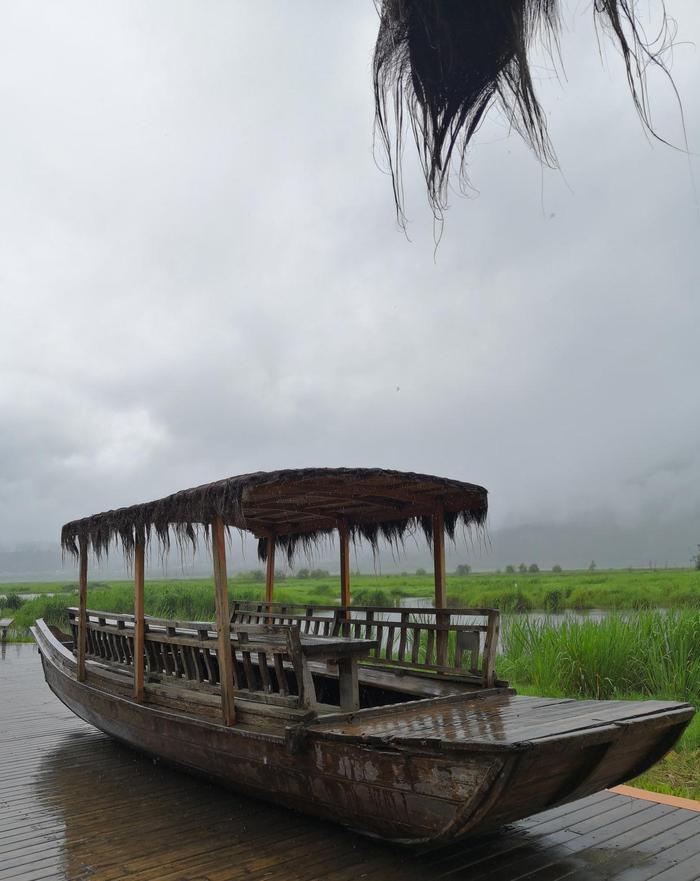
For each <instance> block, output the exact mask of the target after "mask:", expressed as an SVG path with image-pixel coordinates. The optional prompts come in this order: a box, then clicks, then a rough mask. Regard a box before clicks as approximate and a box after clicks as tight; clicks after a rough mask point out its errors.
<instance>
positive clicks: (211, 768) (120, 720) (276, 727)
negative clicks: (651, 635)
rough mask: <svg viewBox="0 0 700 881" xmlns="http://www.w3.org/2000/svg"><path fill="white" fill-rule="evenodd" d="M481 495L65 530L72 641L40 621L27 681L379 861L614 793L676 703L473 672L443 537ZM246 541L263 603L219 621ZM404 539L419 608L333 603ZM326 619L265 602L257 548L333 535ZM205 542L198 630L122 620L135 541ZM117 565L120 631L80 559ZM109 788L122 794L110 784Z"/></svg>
mask: <svg viewBox="0 0 700 881" xmlns="http://www.w3.org/2000/svg"><path fill="white" fill-rule="evenodd" d="M485 514H486V491H485V490H484V489H483V488H481V487H478V486H474V485H472V484H465V483H461V482H458V481H452V480H446V479H443V478H436V477H431V476H427V475H418V474H407V473H400V472H393V471H382V470H376V469H305V470H302V471H283V472H272V473H257V474H253V475H244V476H243V477H239V478H230V479H229V480H224V481H220V482H218V483H215V484H209V485H207V486H204V487H197V488H195V489H192V490H186V491H183V492H181V493H176V494H175V495H173V496H169V497H167V498H166V499H162V500H159V501H157V502H152V503H148V504H143V505H135V506H133V507H131V508H122V509H119V510H117V511H109V512H106V513H104V514H98V515H95V516H93V517H89V518H85V519H84V520H78V521H74V522H73V523H69V524H67V525H66V526H65V527H64V529H63V534H62V542H63V547H64V548H65V549H66V550H69V551H71V552H75V553H76V554H77V555H78V556H79V559H80V606H79V608H77V609H72V610H71V611H70V620H71V628H72V634H71V635H70V636H67V637H66V638H63V639H61V638H59V636H57V635H56V634H55V633H53V632H52V631H51V629H50V628H49V627H48V626H47V625H46V624H45V623H44V622H43V621H41V620H39V621H37V624H36V627H35V628H34V631H33V632H34V636H35V639H36V641H37V643H38V645H39V648H40V651H41V657H42V663H43V667H44V674H45V677H46V681H47V682H48V684H49V686H50V688H51V689H52V690H53V691H54V693H55V694H56V695H57V696H58V697H59V698H60V700H62V701H63V702H64V703H65V704H66V705H67V706H68V707H69V708H70V709H71V710H72V711H73V712H75V713H76V714H77V715H78V716H80V717H81V718H83V719H85V720H86V721H88V722H90V723H92V724H93V725H95V726H96V727H97V728H99V729H101V730H103V731H105V732H106V733H107V734H109V735H111V736H113V737H115V738H118V739H119V740H121V741H123V742H124V743H127V744H129V745H131V746H133V747H135V748H136V749H139V750H141V751H144V752H146V753H149V754H151V755H153V756H157V757H159V758H160V759H162V760H164V761H167V762H169V763H171V764H173V765H176V766H179V767H181V768H184V769H187V770H188V771H191V772H194V773H197V774H202V775H205V776H207V777H208V778H211V779H213V780H216V781H218V782H220V783H222V784H224V785H226V786H230V787H234V788H236V789H237V790H240V791H242V792H245V793H249V794H251V795H254V796H256V797H260V798H265V799H268V800H271V801H274V802H276V803H279V804H282V805H286V806H288V807H290V808H293V809H296V810H299V811H303V812H306V813H310V814H315V815H318V816H321V817H324V818H326V819H333V820H336V821H338V822H340V823H342V824H344V825H345V826H348V827H349V828H351V829H354V830H356V831H358V832H362V833H364V834H366V835H370V836H374V837H378V838H381V839H384V840H387V841H390V842H395V843H400V844H408V845H420V846H422V847H432V846H436V845H440V844H442V843H445V842H448V841H450V840H453V839H456V838H459V837H462V836H466V835H473V834H478V833H480V832H483V831H486V830H488V829H493V828H494V827H497V826H498V825H500V824H503V823H507V822H509V821H512V820H515V819H518V818H521V817H524V816H526V815H528V814H531V813H534V812H537V811H540V810H543V809H545V808H549V807H552V806H554V805H558V804H561V803H564V802H566V801H570V800H573V799H576V798H579V797H581V796H584V795H588V794H590V793H593V792H596V791H598V790H600V789H604V788H606V787H609V786H612V785H615V784H618V783H622V782H623V781H625V780H628V779H630V778H631V777H634V776H636V775H638V774H639V773H641V772H642V771H644V770H645V769H646V768H648V767H649V766H650V765H652V764H653V763H654V762H656V761H657V760H658V759H659V758H661V757H662V756H663V754H664V753H665V752H666V751H667V750H669V749H670V748H671V746H672V745H673V744H674V743H675V741H676V740H677V739H678V737H679V736H680V734H681V733H682V731H683V729H684V728H685V726H686V725H687V724H688V722H689V720H690V719H691V717H692V715H693V709H692V707H691V706H689V705H688V704H680V703H670V702H660V701H574V700H555V699H547V698H537V697H525V696H519V695H517V694H516V693H515V691H514V690H513V689H511V688H509V687H508V685H507V683H505V682H503V681H501V680H499V679H498V678H497V676H496V671H495V659H496V651H497V642H498V627H499V614H498V612H497V611H496V610H492V609H450V608H446V606H445V565H444V534H445V533H447V534H448V535H452V534H454V530H455V527H456V526H457V525H458V524H460V523H461V524H463V525H464V526H465V527H472V526H476V527H479V526H480V525H481V524H483V521H484V518H485ZM227 526H228V527H238V528H243V529H249V530H251V531H252V532H253V533H254V534H255V535H256V536H257V537H258V538H259V540H260V543H259V552H260V556H261V557H262V558H263V559H265V560H266V562H267V581H266V600H265V602H260V603H242V602H234V603H233V606H230V604H229V597H228V590H227V582H226V556H225V555H226V543H225V528H226V527H227ZM416 528H423V530H424V531H425V532H426V534H427V535H428V537H429V539H430V541H431V544H432V548H433V553H434V559H435V585H436V592H435V606H434V607H433V608H422V607H421V608H401V609H394V608H391V609H385V608H377V607H365V606H356V605H351V603H350V599H351V597H350V579H349V542H350V540H351V538H357V537H359V536H362V537H363V538H365V539H366V540H368V541H369V542H370V543H371V544H373V545H375V546H376V542H377V539H378V536H380V535H384V536H385V537H387V538H389V539H390V540H393V541H399V540H400V539H401V538H402V536H403V535H404V534H405V533H406V532H407V531H410V530H414V529H416ZM336 530H337V533H338V536H339V539H340V563H341V565H340V570H341V599H342V602H341V604H340V605H339V606H293V605H283V604H280V603H275V602H274V596H273V592H274V584H273V581H274V559H275V549H276V548H282V549H284V550H285V551H286V552H287V553H288V554H289V555H291V554H293V553H294V550H295V548H296V547H297V546H298V545H299V543H301V544H302V545H306V546H307V547H308V546H310V544H311V543H312V542H313V541H316V540H318V539H319V538H321V537H324V536H327V535H328V534H329V533H331V532H332V531H336ZM205 533H206V535H207V537H209V538H210V540H211V547H212V555H213V562H214V582H215V592H216V610H217V615H216V622H215V623H214V622H201V621H171V620H163V619H156V618H152V617H147V616H145V615H144V612H143V602H144V599H143V597H144V558H145V550H146V547H147V545H148V542H149V540H151V539H154V538H155V539H157V540H159V541H160V542H161V543H165V544H167V542H168V541H169V540H170V539H171V537H172V535H173V534H174V535H175V536H176V537H177V538H179V539H180V540H185V539H186V540H189V541H191V542H193V543H195V544H196V542H197V541H198V539H199V538H201V537H202V535H204V534H205ZM114 540H117V541H118V542H119V543H120V544H121V546H122V548H123V549H124V551H125V552H126V553H127V554H129V555H132V556H133V562H134V584H135V607H134V614H133V615H132V614H112V613H108V612H101V611H91V610H88V609H87V563H88V553H89V552H93V553H95V554H97V555H100V554H104V553H105V552H106V551H107V550H108V548H109V546H110V545H111V543H112V542H113V541H114ZM124 785H128V782H127V781H125V784H124Z"/></svg>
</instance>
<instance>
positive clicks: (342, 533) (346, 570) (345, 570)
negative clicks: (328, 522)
mask: <svg viewBox="0 0 700 881" xmlns="http://www.w3.org/2000/svg"><path fill="white" fill-rule="evenodd" d="M338 537H339V539H340V605H341V606H343V608H347V607H348V606H349V605H350V532H349V530H348V524H347V523H346V522H345V520H341V521H340V522H339V523H338ZM344 617H345V618H349V617H350V615H349V613H347V614H346V615H345V616H344Z"/></svg>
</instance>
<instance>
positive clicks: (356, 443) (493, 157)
mask: <svg viewBox="0 0 700 881" xmlns="http://www.w3.org/2000/svg"><path fill="white" fill-rule="evenodd" d="M673 7H674V8H673V9H672V10H671V11H672V12H673V13H674V14H675V15H676V16H677V19H678V22H679V32H680V35H681V36H682V38H683V39H684V40H685V41H692V40H694V39H698V37H699V36H700V11H699V10H698V8H697V4H694V3H692V2H691V0H677V2H675V3H674V4H673ZM3 19H4V20H3V28H2V35H1V36H0V107H2V119H3V138H2V140H1V142H0V168H2V179H3V198H2V200H1V201H0V227H1V230H2V236H1V239H0V298H1V309H2V321H1V325H0V371H1V373H0V420H1V421H2V432H1V434H0V536H2V538H3V540H4V541H6V542H12V541H25V540H29V539H32V538H36V539H41V540H49V539H53V538H54V537H57V535H58V530H59V528H60V524H61V523H62V522H64V521H65V520H68V519H71V518H73V517H75V516H80V515H83V514H87V513H91V512H93V511H96V510H101V509H104V508H108V507H114V506H117V505H120V504H127V503H130V502H134V501H137V500H141V499H146V498H149V497H155V496H159V495H163V494H165V493H167V492H170V491H173V490H175V489H178V488H181V487H183V486H188V485H192V484H195V483H197V482H202V481H206V480H210V479H215V478H218V477H222V476H225V475H228V474H235V473H239V472H242V471H248V470H255V469H265V468H278V467H285V466H296V465H307V464H314V465H338V464H348V465H354V464H358V465H361V464H366V465H385V466H391V467H396V468H409V469H415V470H424V471H429V472H435V473H439V474H446V475H450V476H454V477H458V478H463V479H466V480H473V481H476V482H479V483H483V484H485V485H486V486H488V487H489V489H490V490H491V506H492V518H491V519H492V528H493V529H494V530H495V533H497V532H498V530H499V529H501V528H506V527H507V528H509V529H516V528H518V527H520V526H525V525H527V524H529V523H533V522H534V523H538V524H542V523H548V522H551V523H557V524H565V523H570V522H576V521H577V519H581V520H588V519H590V518H591V517H595V516H605V517H607V518H609V519H610V520H611V522H612V521H614V522H619V523H622V524H624V525H625V528H628V527H633V526H634V524H635V523H642V522H644V523H648V522H649V520H650V518H652V519H659V518H660V520H661V521H662V520H663V518H664V517H667V518H671V519H673V522H674V523H677V521H678V519H679V518H681V520H682V519H683V518H685V520H686V521H687V522H693V523H695V525H696V527H697V531H698V533H700V523H698V486H699V485H700V453H698V449H699V447H698V437H699V436H700V396H699V395H698V394H697V391H696V385H697V382H698V376H699V375H700V369H699V368H700V354H699V352H700V347H698V345H697V328H698V326H699V324H700V297H698V269H699V261H698V245H699V244H700V219H699V218H700V209H699V207H698V196H697V193H696V192H694V190H693V175H695V176H696V177H697V176H698V171H699V168H700V166H699V164H698V161H697V158H696V157H695V156H694V155H692V156H691V157H690V158H689V157H688V156H687V155H685V154H683V153H682V152H674V151H673V150H671V149H669V148H667V147H664V146H663V145H659V144H650V143H649V142H648V140H646V139H645V137H644V134H643V132H642V130H641V127H640V124H639V122H638V120H637V118H636V117H635V115H634V110H633V107H632V104H631V101H630V99H629V96H628V94H627V92H626V86H625V82H624V76H623V75H622V70H621V63H620V60H619V58H617V57H616V56H615V54H614V53H613V52H609V53H608V54H607V56H606V58H605V64H603V65H601V63H600V59H599V58H598V56H597V54H596V44H595V42H594V35H593V33H592V29H591V27H590V23H589V17H588V14H587V12H586V11H585V10H584V11H583V12H582V11H581V10H580V8H579V5H578V4H573V3H572V4H570V10H569V14H568V15H567V19H566V31H565V34H564V37H563V43H564V46H563V55H564V58H565V60H566V75H567V81H566V82H564V83H561V82H559V81H557V80H556V79H555V78H554V77H553V76H552V75H551V73H550V69H549V66H548V65H549V62H548V61H547V59H545V58H543V59H542V65H541V68H540V70H541V82H540V83H539V89H540V92H541V93H542V96H543V101H544V103H545V106H546V107H547V109H548V111H549V120H550V127H551V134H552V137H553V139H554V143H555V146H556V147H557V150H558V154H559V158H560V162H561V167H562V170H561V173H559V172H543V171H542V170H541V169H540V168H539V166H538V165H537V163H536V162H535V160H534V159H533V158H532V156H530V155H529V153H528V152H527V150H526V149H525V148H524V147H523V146H522V145H521V144H520V142H519V141H518V140H517V138H516V137H515V136H512V137H509V133H508V130H507V125H506V123H505V122H504V121H503V120H502V119H499V118H498V116H497V115H494V116H493V117H492V118H491V119H490V120H489V122H488V123H487V125H486V126H485V127H484V129H483V131H482V133H481V135H480V138H479V144H478V145H477V146H476V148H475V149H474V151H473V152H472V155H471V174H472V180H473V182H474V185H475V186H476V187H478V188H479V193H478V195H474V196H473V197H472V198H469V199H462V198H461V197H459V196H458V195H457V194H455V197H454V199H453V203H452V207H451V210H450V212H449V214H448V218H447V225H446V227H445V230H444V235H443V237H442V241H441V243H440V246H439V248H438V250H437V253H436V255H435V256H434V244H433V227H432V222H431V217H430V215H429V213H428V210H427V206H426V200H425V196H424V193H423V190H422V186H421V182H420V179H419V175H418V170H417V164H416V162H415V158H414V157H413V156H412V155H411V154H410V153H407V156H406V165H407V168H406V180H407V184H408V186H407V206H408V212H409V217H410V219H411V223H410V224H409V238H410V241H408V240H407V239H406V238H405V237H404V236H403V235H402V234H401V233H400V232H399V231H398V230H397V228H396V225H395V222H394V217H393V209H392V203H391V193H390V187H389V181H388V179H387V178H386V176H385V175H383V174H382V173H381V171H380V170H379V169H378V168H377V166H376V164H375V162H374V159H373V156H372V101H371V91H370V74H369V67H370V56H371V48H372V41H373V38H374V34H375V30H376V17H375V12H374V9H373V5H372V3H371V2H369V0H367V2H366V3H352V4H329V3H321V2H320V0H297V2H295V4H294V9H293V10H292V5H291V4H288V3H282V2H280V0H277V2H269V3H266V4H253V3H248V2H234V3H229V4H206V5H202V4H195V3H193V2H168V3H167V4H166V3H164V2H163V3H158V2H155V3H151V4H148V5H145V6H144V5H143V4H136V3H122V2H120V3H116V2H115V3H102V4H99V5H95V4H90V3H87V2H69V3H67V4H61V5H60V7H58V6H56V5H51V4H47V3H39V2H37V3H33V4H23V3H19V2H17V3H8V4H6V5H5V7H4V14H3ZM674 73H675V76H676V79H677V84H678V87H679V90H680V92H681V94H682V96H683V100H684V105H685V111H686V127H687V135H688V138H689V142H690V145H691V148H693V147H694V148H697V145H698V144H700V114H699V113H698V107H700V101H698V97H699V89H698V79H697V51H696V49H695V48H694V46H692V45H689V44H688V43H687V42H686V43H683V44H681V45H679V47H678V48H677V50H676V53H675V66H674ZM652 101H653V107H654V109H655V113H656V119H657V121H658V124H659V127H660V128H661V130H662V131H663V132H664V133H668V134H669V137H670V138H671V139H672V140H674V142H679V140H680V139H681V137H682V131H681V129H680V125H679V119H680V117H679V113H678V108H677V106H676V104H675V98H674V95H673V92H672V90H671V89H670V88H669V86H668V84H665V83H664V82H663V81H661V80H660V79H658V78H657V79H655V80H654V81H653V82H652ZM669 522H670V521H669ZM663 528H664V527H663V522H660V523H659V531H660V532H659V534H661V532H663ZM681 562H685V561H681Z"/></svg>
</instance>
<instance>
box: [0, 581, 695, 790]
mask: <svg viewBox="0 0 700 881" xmlns="http://www.w3.org/2000/svg"><path fill="white" fill-rule="evenodd" d="M229 586H230V593H231V598H232V599H261V598H262V596H263V593H264V584H263V582H262V580H261V574H260V573H259V572H256V573H248V574H247V575H245V576H236V577H233V578H231V579H230V585H229ZM76 588H77V585H75V584H71V583H68V582H64V583H62V584H56V583H41V584H36V583H33V584H28V583H22V584H14V585H2V586H0V593H2V594H9V596H10V608H7V607H6V608H4V609H2V611H0V617H13V618H14V619H15V621H16V628H15V629H14V631H11V632H10V638H11V639H12V640H18V641H19V640H26V639H28V638H29V633H28V628H29V626H30V625H31V624H32V623H33V622H34V621H35V620H36V618H38V617H43V618H44V619H45V620H47V621H48V622H49V623H51V624H56V625H58V626H60V627H63V628H64V629H67V614H66V609H67V607H68V606H69V605H77V593H76ZM352 590H353V600H354V601H355V602H356V603H357V604H358V605H363V604H368V605H369V604H371V605H388V606H389V605H396V604H398V603H399V602H400V601H401V600H402V599H407V598H411V597H431V596H432V593H433V585H432V578H431V576H429V575H355V576H353V578H352ZM22 593H35V594H41V595H40V596H38V597H37V598H36V599H31V600H23V599H22ZM48 593H56V595H55V596H46V594H48ZM338 594H339V585H338V577H337V576H330V575H329V576H327V577H322V578H289V577H288V578H285V579H283V580H280V581H279V583H278V584H277V586H276V592H275V597H276V599H279V600H281V601H285V602H298V603H306V604H313V603H316V604H319V605H326V604H332V603H336V602H337V601H338ZM448 600H449V603H450V605H456V606H478V607H496V608H500V609H501V610H502V611H504V612H505V615H504V627H503V653H502V655H501V656H500V658H499V663H498V665H497V666H498V671H499V674H500V675H501V676H502V677H504V678H507V679H509V680H510V681H511V683H512V684H513V685H514V686H515V687H516V688H517V689H518V691H520V692H521V693H525V694H538V695H544V696H566V697H576V698H586V697H594V698H612V697H615V698H627V699H635V698H644V697H655V698H660V699H670V700H683V701H689V702H691V703H693V704H694V705H695V706H696V707H698V706H700V572H697V571H694V570H681V569H677V570H657V571H649V570H636V571H627V570H624V571H601V572H564V573H552V572H539V573H517V574H508V575H506V574H498V573H494V574H479V573H476V574H470V575H467V576H461V577H457V576H450V577H449V578H448ZM88 605H89V606H90V607H92V608H99V609H102V610H104V611H112V612H128V611H131V609H132V608H133V586H132V583H131V582H129V581H110V582H106V581H105V582H91V583H90V585H89V592H88ZM145 605H146V612H147V614H151V615H155V616H158V617H164V618H179V619H190V620H192V619H195V620H196V619H199V620H211V619H213V617H214V591H213V585H212V582H211V580H209V579H198V580H189V581H185V580H182V581H177V580H159V581H149V582H148V583H147V585H146V601H145ZM587 609H606V610H609V614H608V616H607V617H606V618H605V620H603V621H597V620H573V619H570V620H565V621H564V623H562V622H561V621H558V622H557V623H556V624H555V623H554V622H553V621H548V620H546V619H545V620H541V619H537V620H533V619H531V618H528V617H527V616H524V615H519V614H517V613H518V612H526V611H530V610H544V611H548V612H557V613H566V612H567V611H576V612H582V611H585V610H587ZM655 609H657V610H658V609H664V610H667V611H665V612H659V611H653V610H655ZM650 610H651V611H650ZM636 784H637V785H639V786H643V787H645V788H648V789H654V790H657V791H660V792H667V793H671V794H675V795H681V796H685V797H687V798H697V799H700V716H699V717H696V718H695V719H694V720H693V722H692V723H691V725H690V726H689V728H688V730H687V731H686V733H685V734H684V736H683V739H682V740H681V742H680V743H679V745H678V746H677V747H676V749H674V750H673V751H672V752H671V753H670V755H669V756H668V757H666V758H665V759H664V760H663V761H662V762H660V763H659V764H658V765H656V766H655V767H654V768H653V769H652V770H651V771H649V772H648V773H647V774H645V775H644V776H643V777H642V778H640V779H639V780H637V781H636Z"/></svg>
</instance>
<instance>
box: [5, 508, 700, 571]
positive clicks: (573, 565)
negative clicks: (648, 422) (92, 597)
mask: <svg viewBox="0 0 700 881" xmlns="http://www.w3.org/2000/svg"><path fill="white" fill-rule="evenodd" d="M698 542H700V522H697V521H693V520H685V519H680V518H678V519H676V520H670V519H667V520H665V521H663V522H653V523H651V522H649V523H642V524H637V525H635V526H625V525H622V524H619V523H615V522H613V521H611V520H610V519H607V520H600V521H596V520H587V521H580V522H570V523H565V524H552V523H539V524H535V523H533V524H526V525H520V526H513V527H508V528H502V529H498V530H494V531H493V532H491V533H489V534H488V535H487V536H484V537H481V538H475V541H474V544H473V545H470V544H469V543H468V542H465V541H464V539H463V538H461V537H460V538H459V540H458V542H457V544H456V547H452V546H451V545H450V544H449V543H448V545H447V551H446V556H447V564H448V568H449V569H454V568H455V567H456V566H457V565H458V564H460V563H469V564H470V565H471V566H472V568H473V569H475V570H493V569H503V568H505V566H507V565H508V564H513V565H517V564H519V563H527V564H530V563H537V564H538V566H539V567H540V568H541V569H549V568H551V566H553V565H554V564H555V563H558V564H559V565H561V566H563V567H564V568H565V569H583V568H586V567H587V566H588V565H589V563H590V562H591V560H595V562H596V564H597V565H598V567H599V568H610V569H616V568H626V567H628V566H630V567H633V568H646V567H647V566H649V565H651V566H654V567H658V568H664V567H667V566H668V567H673V566H688V565H690V558H691V556H692V555H693V554H694V553H695V552H696V550H697V545H698ZM431 559H432V558H431V554H430V551H429V550H428V548H427V547H426V545H425V542H424V541H423V539H422V537H416V541H415V542H414V541H413V540H410V541H408V542H407V543H406V546H405V548H404V549H403V550H402V551H401V553H399V554H397V553H396V551H395V550H394V551H393V552H392V550H391V549H390V548H383V549H382V550H381V552H380V554H379V557H378V559H377V561H376V565H375V561H374V559H373V557H372V553H371V550H369V549H367V548H365V547H360V548H358V549H357V551H354V550H353V551H351V566H352V568H353V569H360V571H362V572H373V571H377V572H385V573H391V572H413V571H415V570H416V569H417V568H419V567H421V568H424V569H427V570H430V567H431ZM284 562H285V561H284V560H283V559H279V560H278V568H283V567H284ZM310 562H311V563H313V566H315V567H320V568H323V569H328V570H329V571H331V572H337V571H338V559H337V554H336V550H335V547H333V546H330V545H329V544H326V545H324V546H322V547H321V548H320V550H319V553H318V555H316V556H315V557H314V559H313V560H312V561H310ZM229 563H230V569H231V571H233V572H240V571H244V570H250V569H259V568H262V564H261V563H260V562H259V561H258V558H257V553H256V543H255V541H253V540H252V539H251V538H247V537H246V538H243V539H242V540H240V541H239V539H238V537H237V535H236V534H235V533H234V537H233V542H232V547H231V552H230V555H229ZM305 565H307V561H306V560H305V559H304V558H303V557H300V558H299V559H297V560H295V562H294V566H293V569H294V570H296V569H298V568H300V567H302V566H305ZM210 570H211V564H210V561H209V557H208V554H207V552H206V550H203V551H199V552H198V553H197V554H196V555H195V557H194V559H192V557H190V558H189V559H186V560H184V561H182V560H181V559H180V555H179V552H177V551H176V550H171V552H170V554H168V555H167V557H166V558H165V559H164V560H163V561H161V558H160V555H159V554H157V553H153V554H152V557H151V560H150V562H149V566H148V576H149V577H151V578H164V577H166V578H167V577H170V578H194V577H199V576H207V575H209V574H210ZM90 575H91V577H92V578H129V577H130V576H129V573H128V571H127V569H126V567H125V566H124V562H123V559H122V556H121V554H120V553H118V552H117V553H114V554H113V555H112V556H111V557H110V558H109V559H108V560H107V561H106V562H103V563H102V564H101V565H95V564H91V566H90ZM76 578H77V567H76V565H75V562H74V561H73V560H72V559H71V558H68V557H67V558H66V559H65V561H63V560H62V557H61V551H60V548H59V547H58V546H57V545H56V544H52V543H48V542H36V543H24V544H22V545H17V546H14V547H4V548H1V547H0V582H3V581H4V582H11V581H58V582H60V581H66V582H72V581H75V580H76Z"/></svg>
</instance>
